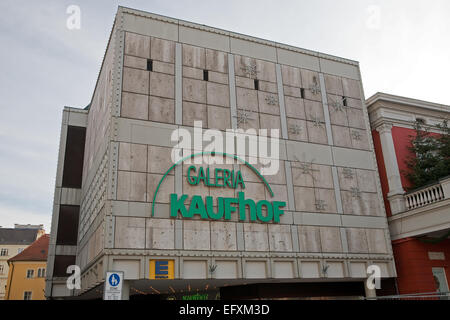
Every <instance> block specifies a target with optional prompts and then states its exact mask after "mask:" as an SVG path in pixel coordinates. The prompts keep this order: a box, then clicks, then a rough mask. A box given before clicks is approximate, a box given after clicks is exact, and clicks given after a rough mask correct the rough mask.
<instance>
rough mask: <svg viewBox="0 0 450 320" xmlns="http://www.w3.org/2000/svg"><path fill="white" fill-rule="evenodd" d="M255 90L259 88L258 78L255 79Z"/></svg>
mask: <svg viewBox="0 0 450 320" xmlns="http://www.w3.org/2000/svg"><path fill="white" fill-rule="evenodd" d="M255 90H259V80H258V79H255Z"/></svg>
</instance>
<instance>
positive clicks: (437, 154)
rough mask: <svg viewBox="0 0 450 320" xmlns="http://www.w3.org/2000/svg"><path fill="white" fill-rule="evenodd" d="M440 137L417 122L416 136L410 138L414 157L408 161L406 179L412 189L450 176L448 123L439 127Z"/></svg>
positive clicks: (410, 148) (449, 131) (415, 126)
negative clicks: (411, 185)
mask: <svg viewBox="0 0 450 320" xmlns="http://www.w3.org/2000/svg"><path fill="white" fill-rule="evenodd" d="M437 127H438V128H439V129H440V130H441V132H442V133H441V134H440V135H433V134H431V133H430V132H429V131H428V129H427V128H424V127H423V126H422V123H421V122H415V124H414V129H415V135H414V136H410V141H411V146H410V147H408V149H409V150H410V151H411V153H412V155H411V156H410V157H408V158H407V159H406V161H405V162H406V165H407V167H408V169H409V170H408V171H407V172H405V175H406V177H407V178H408V179H409V181H410V182H411V183H412V184H413V187H412V189H415V188H419V187H422V186H424V185H426V184H429V183H432V182H435V181H437V180H438V179H439V178H443V177H445V176H447V175H449V174H450V157H449V156H450V143H449V142H450V135H449V133H450V130H449V128H448V124H447V121H444V122H443V123H442V124H440V125H438V126H437Z"/></svg>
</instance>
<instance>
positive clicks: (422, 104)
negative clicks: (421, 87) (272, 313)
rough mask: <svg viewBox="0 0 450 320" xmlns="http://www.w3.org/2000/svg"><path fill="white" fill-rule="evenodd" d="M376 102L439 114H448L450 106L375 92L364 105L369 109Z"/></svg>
mask: <svg viewBox="0 0 450 320" xmlns="http://www.w3.org/2000/svg"><path fill="white" fill-rule="evenodd" d="M378 101H387V102H393V103H398V104H403V105H409V106H414V107H419V108H423V109H428V110H434V111H440V112H447V113H450V106H448V105H445V104H440V103H434V102H429V101H424V100H419V99H414V98H408V97H403V96H397V95H393V94H389V93H384V92H377V93H375V94H374V95H372V96H371V97H369V98H368V99H366V105H367V108H368V109H370V107H371V106H372V105H373V104H375V103H376V102H378Z"/></svg>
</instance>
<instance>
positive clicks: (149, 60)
mask: <svg viewBox="0 0 450 320" xmlns="http://www.w3.org/2000/svg"><path fill="white" fill-rule="evenodd" d="M147 71H153V60H152V59H147Z"/></svg>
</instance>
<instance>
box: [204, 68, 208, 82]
mask: <svg viewBox="0 0 450 320" xmlns="http://www.w3.org/2000/svg"><path fill="white" fill-rule="evenodd" d="M208 78H209V77H208V70H203V80H204V81H208Z"/></svg>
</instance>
